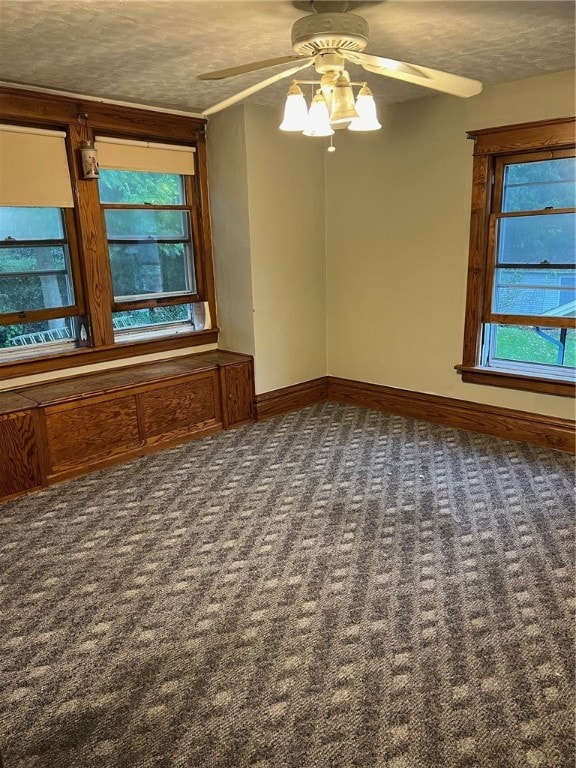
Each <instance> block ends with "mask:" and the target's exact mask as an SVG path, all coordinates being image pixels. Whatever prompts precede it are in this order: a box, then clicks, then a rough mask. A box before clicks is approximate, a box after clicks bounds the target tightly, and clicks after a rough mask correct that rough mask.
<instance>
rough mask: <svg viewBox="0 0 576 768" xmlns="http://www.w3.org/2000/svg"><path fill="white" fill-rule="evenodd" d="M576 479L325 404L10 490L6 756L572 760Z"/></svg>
mask: <svg viewBox="0 0 576 768" xmlns="http://www.w3.org/2000/svg"><path fill="white" fill-rule="evenodd" d="M573 480H574V471H573V461H572V457H570V456H568V455H565V454H561V453H557V452H552V451H547V450H545V449H542V448H537V447H533V446H528V445H524V444H521V443H513V442H506V441H502V440H497V439H493V438H488V437H486V436H483V435H476V434H472V433H466V432H463V431H457V430H451V429H448V428H443V427H440V426H437V425H434V424H429V423H425V422H419V421H415V420H411V419H404V418H400V417H397V416H391V415H389V414H385V413H380V412H376V411H370V410H365V409H362V408H357V407H351V406H350V407H348V406H342V405H338V404H335V403H322V404H319V405H316V406H313V407H310V408H306V409H303V410H301V411H298V412H294V413H290V414H287V415H285V416H283V417H278V418H275V419H272V420H269V421H265V422H260V423H257V424H250V425H248V426H245V427H242V428H240V429H237V430H234V431H230V432H223V433H220V434H217V435H213V436H211V437H209V438H206V439H203V440H199V441H195V442H191V443H188V444H186V445H183V446H180V447H178V448H174V449H171V450H168V451H165V452H162V453H159V454H155V455H152V456H148V457H144V458H141V459H138V460H135V461H133V462H131V463H129V464H126V465H124V466H121V467H115V468H112V469H109V470H105V471H101V472H98V473H95V474H92V475H89V476H86V477H83V478H79V479H77V480H73V481H70V482H67V483H64V484H61V485H59V486H54V487H52V488H49V489H46V490H44V491H42V492H41V493H38V494H35V495H31V496H29V497H26V498H22V499H17V500H14V501H11V502H8V503H6V504H5V505H4V506H3V507H2V508H0V568H1V572H0V580H1V592H0V601H1V617H0V620H1V622H2V626H1V640H0V646H1V654H0V711H1V716H0V748H1V749H2V754H3V757H4V762H5V768H173V767H174V768H176V767H178V768H184V767H185V768H248V766H250V767H251V768H368V767H370V768H532V767H533V766H534V767H536V768H569V767H570V768H571V767H572V766H573V765H574V743H573V728H574V718H573V706H574V701H573V690H574V687H573V670H574V651H573V648H574V646H573V636H572V635H573V626H574V621H573V619H574V616H573V613H574V582H573V572H574V571H573V565H574V551H573V549H574V494H573Z"/></svg>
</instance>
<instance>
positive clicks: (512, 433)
mask: <svg viewBox="0 0 576 768" xmlns="http://www.w3.org/2000/svg"><path fill="white" fill-rule="evenodd" d="M322 400H334V401H336V402H338V403H347V404H350V405H359V406H362V407H363V408H374V409H376V410H380V411H387V412H388V413H395V414H398V415H399V416H407V417H409V418H412V419H422V420H423V421H432V422H434V423H436V424H442V425H444V426H446V427H452V428H454V429H465V430H468V431H470V432H481V433H483V434H485V435H493V436H494V437H500V438H503V439H504V440H519V441H520V442H524V443H532V444H533V445H539V446H542V447H543V448H553V449H554V450H557V451H566V452H569V453H573V452H574V450H575V426H576V423H575V422H574V421H572V420H570V419H560V418H556V417H554V416H544V415H542V414H539V413H529V412H527V411H517V410H514V409H512V408H500V407H499V406H495V405H485V404H482V403H474V402H472V401H470V400H457V399H455V398H451V397H443V396H441V395H430V394H426V393H425V392H413V391H411V390H408V389H398V388H396V387H386V386H383V385H381V384H367V383H365V382H362V381H353V380H351V379H341V378H338V377H335V376H325V377H322V378H318V379H313V380H312V381H305V382H302V383H301V384H294V385H292V386H290V387H283V388H282V389H276V390H274V391H272V392H265V393H264V394H261V395H257V397H256V403H257V411H258V420H261V419H267V418H270V417H272V416H279V415H280V414H282V413H287V412H288V411H296V410H298V409H299V408H304V407H305V406H307V405H312V404H313V403H318V402H321V401H322Z"/></svg>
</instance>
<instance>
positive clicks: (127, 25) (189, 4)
mask: <svg viewBox="0 0 576 768" xmlns="http://www.w3.org/2000/svg"><path fill="white" fill-rule="evenodd" d="M316 4H317V5H318V3H316ZM331 5H334V3H332V4H331ZM339 5H341V4H339ZM348 6H349V10H350V11H353V12H355V13H359V14H360V15H361V16H364V18H365V19H366V20H367V21H368V23H369V25H370V43H369V45H368V48H367V52H369V53H374V54H377V55H381V56H386V57H389V58H394V59H400V60H403V61H407V62H410V63H412V64H421V65H424V66H429V67H433V68H435V69H442V70H445V71H448V72H453V73H455V74H459V75H465V76H467V77H473V78H476V79H478V80H481V81H482V82H483V83H484V84H491V83H499V82H508V81H513V80H520V79H523V78H526V77H532V76H536V75H542V74H545V73H548V72H556V71H561V70H566V69H571V68H573V67H574V55H575V54H574V40H575V29H574V16H575V5H574V3H573V2H572V0H560V1H559V2H557V1H556V0H543V1H540V0H527V1H524V0H504V1H500V2H492V0H474V1H472V2H469V1H468V0H461V1H457V2H444V1H443V0H424V1H421V0H384V2H349V3H348ZM308 8H309V10H310V11H312V7H311V3H309V2H295V3H294V2H290V0H258V1H256V2H240V0H225V1H224V2H222V1H219V2H216V1H215V2H205V1H204V0H0V79H1V80H2V81H4V82H13V83H20V84H27V85H33V86H41V87H45V88H50V89H56V90H61V91H69V92H72V93H76V94H85V95H91V96H99V97H102V98H105V99H112V100H117V101H124V102H133V103H137V104H145V105H150V106H156V107H162V108H167V109H176V110H184V111H188V112H195V113H201V112H202V110H203V109H206V108H207V107H209V106H211V105H213V104H215V103H216V102H218V101H221V100H222V99H224V98H226V97H228V96H230V95H232V94H233V93H236V92H237V91H240V90H242V89H244V88H246V87H248V86H250V85H252V84H253V83H256V82H258V81H259V80H262V79H264V78H265V77H269V76H270V75H272V74H275V73H276V72H278V71H280V70H281V69H282V68H287V65H286V66H285V67H276V68H273V69H267V70H262V71H260V72H255V73H250V74H247V75H241V76H238V77H235V78H231V79H228V80H223V81H219V82H216V81H212V82H207V81H200V80H197V79H196V75H198V74H200V73H201V72H206V71H208V70H212V69H221V68H224V67H231V66H235V65H238V64H245V63H248V62H251V61H256V60H261V59H267V58H273V57H276V56H284V55H289V54H291V53H292V48H291V44H290V28H291V25H292V23H293V22H294V21H295V20H296V19H297V18H299V17H300V16H303V15H305V13H307V10H306V9H308ZM331 10H333V9H332V8H331ZM347 68H348V69H349V71H350V73H351V75H352V77H353V78H354V79H357V78H360V72H363V70H360V69H358V68H356V67H355V66H354V65H351V64H350V65H347ZM361 79H366V80H368V82H369V84H370V87H371V88H372V90H373V92H374V95H375V96H376V98H377V100H378V101H379V103H381V104H391V103H394V102H398V101H406V100H410V99H418V98H422V97H425V96H432V95H434V92H433V91H428V90H425V89H422V88H419V87H417V86H411V85H408V84H404V83H399V82H396V81H393V80H390V79H388V78H385V77H381V76H379V75H376V74H370V73H365V74H363V75H362V76H361ZM288 85H289V79H288V80H285V81H283V82H281V83H279V84H276V85H274V86H271V87H270V88H267V89H265V90H263V91H260V92H259V93H257V94H254V95H253V96H251V97H249V98H248V99H247V101H249V102H251V103H255V104H273V105H278V107H279V109H281V104H282V101H283V97H284V95H285V93H286V90H287V87H288Z"/></svg>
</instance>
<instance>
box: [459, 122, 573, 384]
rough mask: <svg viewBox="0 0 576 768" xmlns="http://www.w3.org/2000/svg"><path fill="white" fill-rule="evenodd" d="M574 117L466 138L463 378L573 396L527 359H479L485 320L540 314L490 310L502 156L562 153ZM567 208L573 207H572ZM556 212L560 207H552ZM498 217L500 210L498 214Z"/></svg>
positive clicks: (530, 320)
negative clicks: (468, 192)
mask: <svg viewBox="0 0 576 768" xmlns="http://www.w3.org/2000/svg"><path fill="white" fill-rule="evenodd" d="M574 129H575V118H574V117H564V118H558V119H556V120H543V121H540V122H535V123H525V124H522V125H508V126H502V127H499V128H492V129H483V130H479V131H471V132H470V133H468V138H470V139H473V140H474V159H473V169H472V206H471V218H470V250H469V259H468V278H467V295H466V318H465V323H464V344H463V351H462V363H461V364H460V365H457V366H456V370H457V371H459V372H460V373H461V375H462V380H463V381H464V382H466V383H470V384H483V385H487V386H495V387H505V388H511V389H519V390H526V391H530V392H537V393H539V394H552V395H560V396H564V397H574V394H575V392H574V384H573V382H572V381H568V380H563V379H562V378H561V377H560V378H556V377H553V378H552V377H548V376H546V375H542V372H541V371H540V370H539V369H538V368H537V367H536V366H533V367H531V366H530V365H529V364H523V371H522V372H521V373H520V372H513V371H511V370H508V369H507V368H496V367H493V366H490V367H487V366H482V365H480V364H479V362H478V361H479V360H480V351H481V343H482V327H483V324H484V323H486V322H500V321H499V320H498V318H503V319H504V320H505V322H506V323H511V322H512V321H514V323H515V324H521V325H535V324H536V323H535V322H534V321H535V320H537V319H538V316H524V315H521V316H520V315H518V316H511V315H505V316H501V315H497V314H493V313H492V311H491V296H492V293H491V287H492V280H493V272H494V265H493V263H492V256H491V254H493V253H494V250H495V249H494V248H493V247H491V242H490V238H491V237H494V224H493V223H492V224H491V222H494V221H495V218H496V214H495V213H494V212H495V211H499V209H500V195H501V187H502V170H503V166H504V162H503V158H506V161H507V162H508V161H509V158H513V157H516V156H517V158H518V160H519V161H520V162H521V158H522V157H523V156H526V155H527V154H530V155H531V156H533V155H535V154H536V153H537V152H539V151H540V152H542V155H543V158H546V159H548V158H550V155H551V154H553V155H556V154H557V155H558V156H563V155H564V154H565V153H564V150H570V151H572V150H574V147H575V143H576V142H575V133H574ZM570 210H571V209H570ZM554 212H555V213H558V212H560V209H558V210H555V211H554ZM497 215H498V216H499V217H501V216H502V215H501V214H500V213H498V214H497ZM547 325H548V326H549V327H567V326H568V325H569V327H574V322H573V321H571V322H570V323H568V322H567V321H566V320H565V319H562V318H557V319H550V321H549V322H547Z"/></svg>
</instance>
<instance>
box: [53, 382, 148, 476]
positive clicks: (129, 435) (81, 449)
mask: <svg viewBox="0 0 576 768" xmlns="http://www.w3.org/2000/svg"><path fill="white" fill-rule="evenodd" d="M46 430H47V433H48V448H49V456H50V465H51V471H52V472H53V473H56V472H60V471H64V470H66V469H71V468H73V467H78V466H81V465H83V464H90V463H93V462H95V461H98V460H101V459H105V458H108V457H111V456H115V455H117V454H121V453H124V452H125V451H128V450H130V449H132V448H137V447H138V445H139V444H140V440H139V436H138V419H137V415H136V399H135V398H134V397H133V396H131V397H122V398H118V399H115V400H109V401H106V402H98V403H85V404H83V405H81V406H79V407H77V408H68V409H65V410H56V409H48V410H47V413H46Z"/></svg>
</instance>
